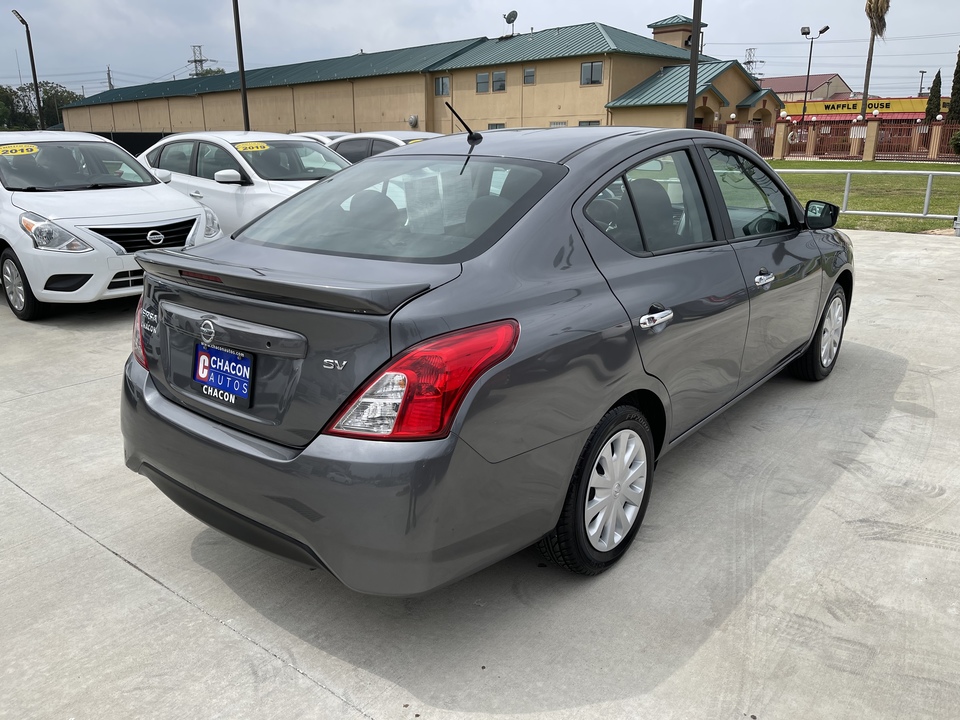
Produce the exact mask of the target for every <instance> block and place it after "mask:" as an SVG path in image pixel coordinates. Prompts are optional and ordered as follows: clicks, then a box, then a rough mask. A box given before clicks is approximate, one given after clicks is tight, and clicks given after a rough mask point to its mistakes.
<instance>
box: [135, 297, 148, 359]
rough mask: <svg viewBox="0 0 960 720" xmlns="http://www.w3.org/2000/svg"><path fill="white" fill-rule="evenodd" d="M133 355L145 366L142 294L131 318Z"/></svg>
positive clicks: (145, 352)
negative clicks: (135, 314)
mask: <svg viewBox="0 0 960 720" xmlns="http://www.w3.org/2000/svg"><path fill="white" fill-rule="evenodd" d="M133 357H135V358H136V360H137V362H138V363H140V364H141V365H143V367H144V369H148V368H147V349H146V347H144V344H143V295H141V296H140V302H138V303H137V316H136V317H135V318H134V319H133Z"/></svg>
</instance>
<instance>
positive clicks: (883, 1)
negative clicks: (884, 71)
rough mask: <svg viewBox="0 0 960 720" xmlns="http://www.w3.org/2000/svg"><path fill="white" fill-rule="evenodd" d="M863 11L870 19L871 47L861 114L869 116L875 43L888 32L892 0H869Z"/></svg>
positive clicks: (864, 81) (868, 53)
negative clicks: (888, 17) (868, 106)
mask: <svg viewBox="0 0 960 720" xmlns="http://www.w3.org/2000/svg"><path fill="white" fill-rule="evenodd" d="M863 11H864V12H865V13H866V14H867V19H868V20H869V21H870V49H869V50H867V72H866V76H865V77H864V78H863V102H862V103H861V115H863V116H864V117H866V116H867V104H868V103H869V102H870V71H871V70H873V44H874V43H875V42H876V40H877V38H878V37H879V38H882V37H883V36H884V35H886V33H887V13H888V12H890V0H867V4H866V6H865V7H864V8H863Z"/></svg>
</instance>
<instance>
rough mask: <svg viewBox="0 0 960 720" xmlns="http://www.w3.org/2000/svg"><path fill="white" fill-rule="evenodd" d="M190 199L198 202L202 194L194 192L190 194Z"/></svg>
mask: <svg viewBox="0 0 960 720" xmlns="http://www.w3.org/2000/svg"><path fill="white" fill-rule="evenodd" d="M190 197H192V198H197V199H198V200H199V199H200V198H202V197H203V193H202V192H200V191H199V190H194V191H193V192H192V193H190Z"/></svg>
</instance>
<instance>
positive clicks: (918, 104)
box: [784, 97, 950, 118]
mask: <svg viewBox="0 0 960 720" xmlns="http://www.w3.org/2000/svg"><path fill="white" fill-rule="evenodd" d="M862 104H863V101H862V100H860V99H856V100H807V117H811V116H813V115H816V116H818V117H819V116H827V117H831V116H834V115H853V116H856V115H870V114H872V113H873V111H874V110H879V111H880V116H881V117H882V116H884V115H886V114H896V115H898V116H902V117H904V118H905V117H906V116H907V115H909V116H910V117H911V118H913V117H917V118H922V117H924V115H925V114H926V111H927V99H926V98H917V97H909V98H873V99H872V100H870V102H869V103H867V110H866V112H864V111H863V110H861V109H860V108H861V106H862ZM784 109H785V110H786V111H787V114H788V115H790V116H792V117H794V118H796V117H799V116H800V115H801V113H802V112H803V103H802V102H788V103H787V104H786V107H785V108H784ZM949 109H950V98H944V99H943V100H941V101H940V112H941V113H942V114H944V115H946V113H947V110H949Z"/></svg>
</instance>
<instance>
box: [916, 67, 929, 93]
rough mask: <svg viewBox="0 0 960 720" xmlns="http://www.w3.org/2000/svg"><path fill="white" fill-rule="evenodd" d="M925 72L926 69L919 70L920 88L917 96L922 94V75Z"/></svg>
mask: <svg viewBox="0 0 960 720" xmlns="http://www.w3.org/2000/svg"><path fill="white" fill-rule="evenodd" d="M926 74H927V71H926V70H921V71H920V90H919V91H918V92H917V97H920V96H921V95H923V76H924V75H926Z"/></svg>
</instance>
